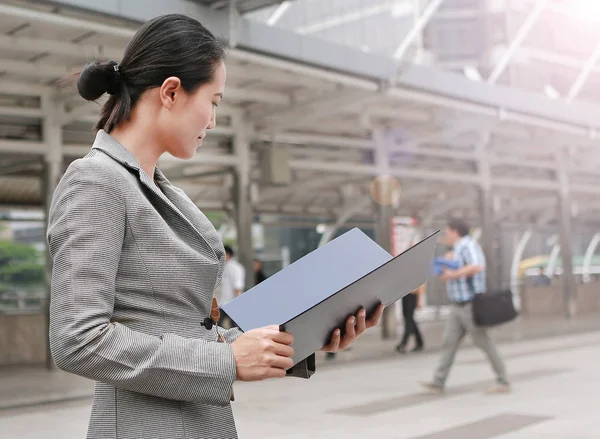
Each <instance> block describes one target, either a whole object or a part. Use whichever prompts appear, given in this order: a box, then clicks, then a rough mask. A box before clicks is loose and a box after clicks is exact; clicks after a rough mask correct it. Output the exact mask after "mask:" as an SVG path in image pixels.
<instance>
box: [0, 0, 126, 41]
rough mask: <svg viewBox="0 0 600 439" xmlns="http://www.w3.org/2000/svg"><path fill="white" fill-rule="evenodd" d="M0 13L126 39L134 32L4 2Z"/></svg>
mask: <svg viewBox="0 0 600 439" xmlns="http://www.w3.org/2000/svg"><path fill="white" fill-rule="evenodd" d="M0 15H1V16H4V17H13V18H18V19H21V20H24V21H28V22H35V23H43V24H50V25H55V26H60V27H67V28H70V29H76V30H80V31H84V32H90V31H92V32H97V33H99V34H103V35H113V36H117V37H123V38H127V39H129V38H131V37H133V35H134V34H135V30H134V29H127V28H126V27H123V26H111V25H107V24H103V23H96V22H93V21H90V20H81V19H79V18H74V17H67V16H65V15H61V14H54V13H49V12H44V11H39V10H36V9H29V8H21V7H18V6H11V5H6V4H0Z"/></svg>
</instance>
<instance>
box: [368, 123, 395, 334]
mask: <svg viewBox="0 0 600 439" xmlns="http://www.w3.org/2000/svg"><path fill="white" fill-rule="evenodd" d="M391 134H392V133H390V132H388V131H386V130H383V129H375V130H373V140H374V143H375V164H376V166H377V168H378V171H379V173H380V176H379V177H378V178H376V179H375V180H374V181H373V183H372V188H371V195H372V197H373V200H374V203H375V204H374V205H375V210H376V212H377V223H376V229H375V238H376V240H377V243H378V244H379V245H380V246H381V247H382V248H384V249H385V250H386V251H388V252H389V253H391V252H392V217H393V216H394V210H395V207H396V206H397V205H398V199H399V197H400V192H399V189H400V188H399V186H398V182H397V180H396V179H394V178H393V177H390V176H389V171H390V162H389V154H390V152H391V151H392V150H393V147H394V143H393V142H394V139H393V136H392V135H391ZM395 310H396V307H395V306H388V307H386V309H385V311H384V312H383V316H382V318H381V319H382V322H381V337H382V338H383V339H390V338H397V337H398V322H397V319H396V312H395Z"/></svg>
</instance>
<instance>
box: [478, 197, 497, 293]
mask: <svg viewBox="0 0 600 439" xmlns="http://www.w3.org/2000/svg"><path fill="white" fill-rule="evenodd" d="M479 204H480V218H481V247H482V249H483V253H484V254H485V259H486V281H487V289H488V291H493V290H497V289H498V288H500V287H501V283H502V282H501V279H500V265H499V261H498V254H497V253H496V246H495V244H494V239H495V234H496V229H495V225H494V199H493V196H492V193H491V188H490V187H489V186H487V187H481V188H480V192H479Z"/></svg>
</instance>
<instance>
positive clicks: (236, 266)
mask: <svg viewBox="0 0 600 439" xmlns="http://www.w3.org/2000/svg"><path fill="white" fill-rule="evenodd" d="M234 256H235V253H234V252H233V249H232V248H231V247H229V246H228V245H226V246H225V268H224V269H223V279H222V280H221V293H220V300H219V303H220V304H221V305H222V304H225V303H227V302H229V301H231V300H233V299H235V298H236V297H237V296H239V295H240V294H242V293H243V292H244V284H245V276H246V270H245V269H244V266H243V265H242V264H240V263H239V262H238V261H236V260H235V258H234ZM219 325H221V326H222V327H223V328H229V327H231V321H230V320H229V318H228V317H227V316H224V315H222V317H221V321H220V322H219Z"/></svg>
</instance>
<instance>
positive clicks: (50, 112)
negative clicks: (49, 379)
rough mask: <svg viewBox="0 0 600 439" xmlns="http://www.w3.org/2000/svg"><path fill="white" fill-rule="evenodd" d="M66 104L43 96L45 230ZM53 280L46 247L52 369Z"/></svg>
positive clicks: (60, 160)
mask: <svg viewBox="0 0 600 439" xmlns="http://www.w3.org/2000/svg"><path fill="white" fill-rule="evenodd" d="M63 110H64V105H63V104H62V103H61V102H59V101H57V100H55V99H54V98H52V97H50V96H43V97H42V111H43V112H44V119H43V121H42V140H43V141H44V143H45V144H46V147H47V148H48V150H47V153H46V155H45V157H44V172H43V175H42V182H41V183H42V196H43V201H44V210H45V225H44V230H47V227H48V211H49V209H50V204H51V202H52V195H53V194H54V189H55V188H56V185H57V184H58V181H59V179H60V178H61V176H62V171H63V153H62V144H63V139H62V127H61V125H60V122H59V120H60V119H59V118H60V117H61V114H62V113H63ZM51 280H52V259H51V258H50V252H49V251H48V249H46V300H45V303H44V315H45V317H46V322H45V327H46V340H45V342H46V368H47V369H49V370H51V369H54V368H55V365H54V361H53V359H52V355H51V353H50V339H49V333H48V330H49V322H50V284H51Z"/></svg>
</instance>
